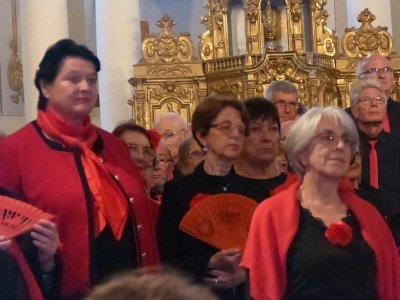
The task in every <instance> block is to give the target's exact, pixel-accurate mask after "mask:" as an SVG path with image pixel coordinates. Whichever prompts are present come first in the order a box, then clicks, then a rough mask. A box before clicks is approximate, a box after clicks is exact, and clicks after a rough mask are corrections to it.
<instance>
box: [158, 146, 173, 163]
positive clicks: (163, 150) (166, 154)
mask: <svg viewBox="0 0 400 300" xmlns="http://www.w3.org/2000/svg"><path fill="white" fill-rule="evenodd" d="M156 155H157V156H158V157H163V158H166V159H171V151H170V150H169V148H168V146H167V145H165V144H163V143H160V144H159V145H158V147H157V149H156Z"/></svg>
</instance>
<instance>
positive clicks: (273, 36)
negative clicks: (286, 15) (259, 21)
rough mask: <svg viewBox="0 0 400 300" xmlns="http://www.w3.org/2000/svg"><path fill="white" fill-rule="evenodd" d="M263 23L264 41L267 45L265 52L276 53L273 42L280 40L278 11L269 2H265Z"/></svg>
mask: <svg viewBox="0 0 400 300" xmlns="http://www.w3.org/2000/svg"><path fill="white" fill-rule="evenodd" d="M263 21H264V39H265V41H266V43H267V48H266V50H267V51H271V52H272V51H276V50H277V47H276V45H275V41H277V40H279V39H281V32H280V31H281V27H280V23H281V18H280V11H279V10H276V9H274V8H272V6H271V2H270V0H268V2H267V7H266V9H265V14H264V17H263Z"/></svg>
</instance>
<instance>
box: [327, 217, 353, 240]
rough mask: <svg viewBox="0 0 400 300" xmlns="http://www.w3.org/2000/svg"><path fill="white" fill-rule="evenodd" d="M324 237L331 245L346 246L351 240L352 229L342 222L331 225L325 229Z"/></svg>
mask: <svg viewBox="0 0 400 300" xmlns="http://www.w3.org/2000/svg"><path fill="white" fill-rule="evenodd" d="M325 237H326V238H327V239H328V241H329V242H330V243H331V244H332V245H339V246H347V245H348V244H349V243H350V241H351V239H352V238H353V228H351V226H350V225H348V224H347V223H346V222H343V221H339V222H337V223H332V224H331V225H329V227H328V228H327V229H326V231H325Z"/></svg>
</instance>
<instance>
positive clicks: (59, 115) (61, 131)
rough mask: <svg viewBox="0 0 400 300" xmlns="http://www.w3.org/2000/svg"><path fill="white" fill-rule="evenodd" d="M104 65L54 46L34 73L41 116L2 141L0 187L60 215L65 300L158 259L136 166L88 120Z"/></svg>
mask: <svg viewBox="0 0 400 300" xmlns="http://www.w3.org/2000/svg"><path fill="white" fill-rule="evenodd" d="M99 70H100V62H99V60H98V58H97V57H96V56H95V55H94V54H93V53H92V52H91V51H90V50H89V49H87V48H86V47H84V46H82V45H77V44H76V43H75V42H73V41H72V40H68V39H67V40H60V41H58V42H57V43H56V44H54V45H52V46H51V47H50V48H48V49H47V51H46V53H45V55H44V57H43V59H42V61H41V62H40V64H39V70H38V71H37V73H36V78H35V85H36V87H37V89H38V91H39V104H38V108H39V109H38V117H37V120H36V121H33V122H32V123H30V124H28V125H26V126H25V127H23V128H22V129H20V130H19V131H17V132H16V133H14V134H12V135H10V136H8V137H6V138H5V139H3V140H2V142H1V144H0V166H1V168H0V187H2V188H4V189H6V190H8V191H9V192H10V193H12V194H15V195H17V196H19V197H20V198H21V199H23V200H24V201H26V202H27V203H30V204H32V205H34V206H37V207H39V208H41V209H43V210H45V211H47V212H49V213H52V214H54V215H55V216H56V218H55V223H56V224H57V227H58V230H59V235H60V240H61V243H62V244H63V250H62V251H61V252H60V258H61V263H62V282H61V294H62V295H61V297H62V298H64V297H72V296H76V295H79V294H84V293H86V292H87V291H88V290H89V289H90V288H91V287H92V286H93V285H94V284H95V283H96V282H98V281H101V280H103V279H104V278H105V277H107V276H110V275H111V274H114V273H116V272H118V271H121V270H126V269H133V268H137V267H140V266H146V265H152V264H153V262H154V261H155V260H156V253H155V249H156V242H155V234H154V232H153V228H152V226H151V225H150V224H149V214H150V212H149V208H148V205H147V203H148V200H147V198H146V196H145V193H144V184H143V180H142V179H141V175H140V173H139V170H138V168H137V167H136V166H135V165H134V163H133V162H132V160H131V157H130V155H129V151H128V149H127V147H126V145H125V144H124V143H123V142H122V141H121V140H119V139H118V138H117V137H115V136H113V135H112V134H110V133H107V132H106V131H104V130H101V129H100V128H97V127H95V126H94V125H93V124H92V123H91V122H90V117H89V113H90V112H91V110H92V109H93V107H94V106H95V105H96V102H97V97H98V90H97V72H98V71H99ZM27 153H29V155H27Z"/></svg>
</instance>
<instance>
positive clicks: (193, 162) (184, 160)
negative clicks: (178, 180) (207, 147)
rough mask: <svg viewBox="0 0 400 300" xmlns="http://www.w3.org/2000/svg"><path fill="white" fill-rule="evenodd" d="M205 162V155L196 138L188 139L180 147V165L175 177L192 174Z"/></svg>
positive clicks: (175, 171) (177, 166) (176, 169)
mask: <svg viewBox="0 0 400 300" xmlns="http://www.w3.org/2000/svg"><path fill="white" fill-rule="evenodd" d="M203 160H204V153H203V151H202V150H201V148H200V146H199V144H198V143H197V141H196V140H195V138H194V137H192V136H190V137H187V138H186V139H184V140H183V141H182V143H181V144H180V145H179V151H178V163H177V165H176V168H175V170H174V177H177V176H184V175H188V174H190V173H192V172H193V171H194V169H195V168H196V167H197V166H198V165H199V164H200V163H201V162H202V161H203Z"/></svg>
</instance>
